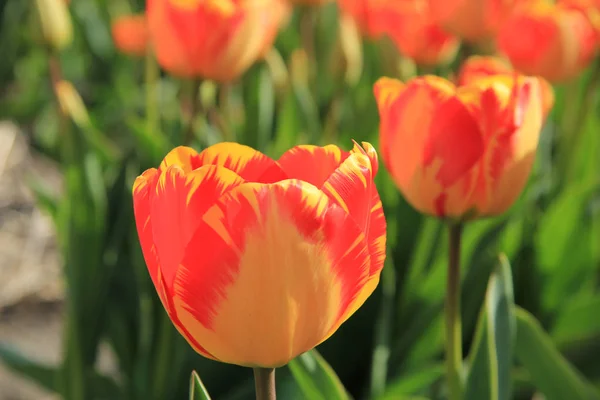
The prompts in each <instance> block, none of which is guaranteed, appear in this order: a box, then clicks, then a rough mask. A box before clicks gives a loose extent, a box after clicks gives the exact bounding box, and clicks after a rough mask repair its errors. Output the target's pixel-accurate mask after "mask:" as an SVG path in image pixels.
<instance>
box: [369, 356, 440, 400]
mask: <svg viewBox="0 0 600 400" xmlns="http://www.w3.org/2000/svg"><path fill="white" fill-rule="evenodd" d="M445 371H446V368H445V366H444V364H433V365H431V366H428V367H426V368H423V369H420V370H418V371H415V372H411V373H408V374H406V375H402V376H401V377H399V378H398V379H397V380H396V381H395V382H394V383H391V384H390V385H389V386H388V388H387V390H386V391H385V393H384V394H383V396H382V397H380V399H379V400H393V399H398V398H405V396H409V395H413V394H417V393H420V392H422V391H423V390H426V389H428V388H429V387H430V386H431V385H433V384H434V383H435V382H437V381H438V380H440V379H441V378H442V377H443V376H444V373H445ZM409 397H410V396H409Z"/></svg>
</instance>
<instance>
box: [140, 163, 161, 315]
mask: <svg viewBox="0 0 600 400" xmlns="http://www.w3.org/2000/svg"><path fill="white" fill-rule="evenodd" d="M157 179H158V171H157V170H156V168H151V169H148V170H146V171H144V173H143V174H142V175H140V176H138V177H137V178H136V180H135V182H134V184H133V213H134V216H135V224H136V228H137V232H138V237H139V239H140V246H141V247H142V254H143V255H144V260H145V261H146V266H147V268H148V273H149V274H150V278H151V279H152V283H154V287H156V288H157V291H158V287H159V285H158V280H159V278H158V273H159V271H158V270H159V264H158V258H157V256H156V249H155V247H154V238H153V237H152V220H151V218H150V199H151V196H152V194H153V192H154V190H155V186H156V181H157ZM158 295H159V297H160V299H161V300H162V302H163V304H164V302H165V300H164V298H163V296H162V293H160V291H159V293H158Z"/></svg>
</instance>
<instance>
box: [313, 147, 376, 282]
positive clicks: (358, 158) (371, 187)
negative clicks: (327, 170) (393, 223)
mask: <svg viewBox="0 0 600 400" xmlns="http://www.w3.org/2000/svg"><path fill="white" fill-rule="evenodd" d="M363 146H365V149H362V148H360V147H359V146H358V144H356V145H355V147H354V149H353V150H352V151H351V152H350V156H349V157H348V158H347V159H346V160H345V161H344V162H343V163H342V165H340V167H339V168H338V169H336V170H335V171H334V172H333V174H331V176H330V177H329V179H328V180H327V182H325V184H324V185H323V188H322V189H321V190H322V191H323V193H325V194H326V195H327V196H328V197H329V199H330V200H331V201H333V202H334V203H336V204H337V205H339V206H340V207H341V208H342V209H344V211H346V212H347V213H348V214H349V215H350V216H351V218H352V219H353V220H354V222H355V223H356V224H357V225H358V227H359V229H361V230H362V231H363V232H364V233H365V236H366V239H367V245H368V247H369V255H370V259H371V265H370V269H369V276H373V275H376V274H379V272H380V271H381V268H383V262H384V261H385V242H386V222H385V216H384V214H383V207H382V204H381V200H380V198H379V194H378V193H377V188H376V186H375V182H374V181H373V178H374V176H375V173H376V170H377V154H376V153H375V149H373V146H371V145H370V144H369V143H363Z"/></svg>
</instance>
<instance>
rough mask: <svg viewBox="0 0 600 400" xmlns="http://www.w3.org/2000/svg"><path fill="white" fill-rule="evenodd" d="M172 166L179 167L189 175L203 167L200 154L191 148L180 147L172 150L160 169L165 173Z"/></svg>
mask: <svg viewBox="0 0 600 400" xmlns="http://www.w3.org/2000/svg"><path fill="white" fill-rule="evenodd" d="M171 165H177V166H179V167H180V168H181V169H182V170H183V172H185V173H188V172H190V171H192V170H195V169H196V168H198V167H200V166H202V162H201V161H200V159H199V157H198V152H197V151H196V150H194V149H192V148H191V147H186V146H179V147H175V148H174V149H173V150H171V151H170V152H169V153H168V154H167V155H166V156H165V158H164V159H163V161H162V162H161V163H160V167H159V169H160V170H161V171H165V170H166V169H167V168H169V167H170V166H171Z"/></svg>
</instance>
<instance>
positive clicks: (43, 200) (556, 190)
mask: <svg viewBox="0 0 600 400" xmlns="http://www.w3.org/2000/svg"><path fill="white" fill-rule="evenodd" d="M59 1H61V5H57V4H58V2H52V1H50V2H48V4H50V5H44V4H42V3H45V2H44V1H40V0H38V1H33V0H27V1H23V0H0V399H2V400H13V399H14V400H21V399H22V400H27V399H51V398H64V399H161V400H162V399H182V398H187V393H188V388H189V376H190V372H191V371H192V370H194V369H195V370H196V371H198V373H199V375H200V376H201V377H202V380H203V381H204V383H205V385H206V386H207V388H208V390H209V392H210V393H211V395H212V396H213V398H215V399H231V400H234V399H251V398H253V395H254V394H253V393H254V392H253V390H254V386H253V381H252V376H251V374H250V373H249V371H248V370H246V369H243V368H240V367H235V366H230V365H224V364H219V363H216V362H212V361H208V360H205V359H203V358H202V357H200V356H198V355H196V354H195V353H194V352H193V351H192V350H191V348H189V346H188V345H187V343H186V342H185V341H184V340H183V339H182V338H181V337H180V336H179V334H178V333H177V332H176V330H175V329H174V328H173V326H172V324H171V323H170V321H169V319H168V317H167V315H166V313H165V312H164V310H163V308H162V305H161V304H160V301H159V300H158V298H157V296H156V293H155V290H154V288H153V286H152V283H151V281H150V279H149V276H148V273H147V271H146V267H145V264H144V261H143V258H142V255H141V251H140V248H139V243H138V239H137V234H136V230H135V223H134V218H133V211H132V199H131V188H132V184H133V180H134V179H135V177H136V176H137V175H138V174H140V173H141V172H142V171H143V170H144V169H146V168H149V167H151V166H156V165H158V163H159V162H160V160H161V159H162V157H163V156H164V155H165V154H166V153H167V152H168V151H169V150H170V149H171V148H172V147H174V146H176V145H179V144H181V143H183V142H187V143H190V144H191V145H192V146H193V147H195V148H196V149H201V148H204V147H206V146H208V145H210V144H213V143H217V142H219V141H223V140H227V141H238V142H240V143H244V144H248V145H250V146H253V147H255V148H257V149H259V150H261V151H263V152H265V153H266V154H268V155H270V156H272V157H278V156H279V155H280V154H282V153H283V151H285V150H286V149H288V148H289V147H291V146H293V145H295V144H301V143H314V144H326V143H337V144H339V145H340V146H341V147H343V148H344V149H346V150H349V149H350V148H351V146H352V142H351V139H354V140H356V141H358V142H360V141H363V140H365V141H369V142H371V143H373V144H374V145H375V146H376V148H378V143H379V140H378V129H379V116H378V111H377V105H376V102H375V98H374V96H373V84H374V83H375V81H376V80H377V79H378V78H379V77H381V76H391V77H396V78H399V79H407V78H410V77H413V76H416V75H422V74H437V75H441V76H445V77H447V78H448V79H451V80H456V78H457V77H458V74H459V70H460V67H461V65H462V64H463V62H465V61H466V60H467V59H468V58H469V57H470V56H472V55H477V54H479V55H494V56H502V57H503V58H502V59H503V60H505V62H506V68H507V69H508V70H511V68H512V67H511V62H512V65H513V66H514V67H515V68H517V69H519V70H521V71H522V72H524V73H526V74H530V75H539V76H541V77H543V78H546V79H547V80H548V81H549V82H550V84H552V85H553V88H554V100H555V101H554V107H553V109H552V111H551V113H550V115H549V117H548V118H547V121H546V123H545V125H544V129H543V132H542V136H541V140H540V144H539V149H538V154H537V160H536V164H535V167H534V171H533V173H532V177H531V179H530V183H529V185H528V188H527V190H526V191H525V193H524V194H523V195H522V196H521V197H520V200H519V201H518V203H517V204H516V205H515V206H514V207H513V208H512V209H511V211H510V212H509V213H507V214H506V215H503V216H500V217H496V218H491V219H485V220H481V221H477V222H474V223H471V224H469V225H468V227H467V229H466V231H465V236H464V241H463V245H464V247H463V255H462V260H463V292H462V301H463V309H462V318H463V330H464V333H463V336H464V337H463V342H464V348H465V356H467V355H468V353H469V349H470V348H471V344H472V343H473V338H474V332H475V328H476V323H477V319H478V316H479V312H480V308H481V305H482V302H483V301H484V298H485V296H486V288H487V285H488V278H489V276H490V272H491V271H492V269H493V267H494V265H495V264H496V262H497V261H496V260H497V257H498V254H499V253H500V252H502V253H505V254H506V256H507V257H508V259H509V260H510V262H511V268H512V274H513V280H514V298H515V303H516V304H517V305H518V306H519V307H521V308H522V309H524V310H527V311H528V312H529V313H531V315H532V316H533V317H534V318H535V320H537V321H538V322H539V324H540V325H539V326H540V327H541V329H540V330H539V332H538V331H536V332H538V333H539V335H540V337H541V339H540V341H539V343H544V346H545V347H543V351H541V350H539V349H538V348H537V347H536V346H528V345H527V343H528V342H526V341H523V340H525V339H523V340H521V341H519V340H520V339H519V338H518V339H517V342H516V345H515V346H516V351H517V352H518V353H519V352H521V353H519V354H517V355H516V356H517V357H516V360H515V362H514V366H513V368H512V372H511V376H512V381H513V398H515V399H532V398H534V396H536V393H538V392H539V391H540V390H542V389H546V393H545V394H546V396H547V398H548V399H552V398H556V399H563V398H564V399H568V400H571V399H576V398H581V397H569V395H570V394H572V393H571V392H569V390H567V391H566V392H560V390H557V391H556V392H555V397H552V395H550V396H548V392H547V388H548V387H551V385H552V382H553V380H554V381H555V382H556V381H560V380H561V379H567V378H565V376H567V377H568V379H571V378H572V379H575V381H574V382H576V383H577V382H584V385H585V386H586V387H587V388H593V389H594V390H600V362H599V361H598V360H600V314H598V310H599V309H600V290H599V277H600V274H599V273H600V220H599V218H600V185H599V182H600V108H599V107H600V104H599V96H598V90H597V89H598V83H599V80H600V77H599V76H600V66H599V64H598V59H597V46H598V40H597V30H596V28H597V26H596V25H595V22H597V21H598V19H597V14H596V13H597V8H596V7H597V5H595V4H593V2H592V1H565V2H561V1H559V2H556V4H555V2H540V1H532V2H529V5H528V6H531V8H527V7H525V8H522V9H521V8H519V7H517V3H528V2H526V1H524V2H517V1H515V2H514V3H513V2H505V3H510V5H509V6H506V7H509V10H508V11H506V13H503V14H497V15H496V14H493V15H492V16H491V17H489V16H488V17H486V18H482V19H481V21H479V20H478V21H479V22H477V24H478V25H477V24H476V25H477V26H476V27H475V28H473V27H470V28H469V27H465V26H462V28H463V29H461V24H463V25H464V24H465V22H464V21H463V22H461V21H462V20H464V19H465V18H467V17H468V18H470V19H471V20H475V19H476V17H474V16H473V15H471V14H469V12H470V11H469V10H468V7H467V6H466V5H464V4H463V3H469V1H467V0H456V1H450V0H449V1H448V2H447V3H448V4H455V3H456V4H458V5H457V6H456V7H459V6H460V7H463V8H460V7H459V8H457V9H458V11H453V12H455V13H458V14H457V15H458V16H456V15H454V19H452V18H451V16H449V15H450V14H451V12H450V11H449V10H448V9H446V8H444V7H446V6H443V5H441V3H440V2H436V1H431V2H428V1H408V0H403V1H399V2H396V3H393V2H392V3H393V4H394V6H389V7H391V8H390V9H385V8H383V11H381V10H380V9H376V8H374V7H375V6H376V5H377V4H379V6H378V7H382V6H381V4H384V3H385V2H383V1H380V2H377V1H371V2H369V1H366V0H364V1H354V2H352V1H342V0H340V1H338V2H335V1H325V2H320V3H322V4H317V3H319V2H312V3H314V4H306V3H305V4H291V5H290V9H289V14H288V13H287V12H286V13H282V15H283V14H285V17H283V16H281V17H273V18H276V19H277V21H276V23H275V33H276V34H277V36H276V39H275V42H274V44H273V46H268V47H267V48H266V51H265V55H264V57H260V58H258V59H257V60H256V62H254V63H253V64H252V65H251V66H250V67H248V69H247V71H245V72H244V73H243V75H242V76H241V77H239V78H236V79H231V80H228V81H227V82H222V83H215V81H212V80H210V79H201V78H203V77H194V79H182V78H179V77H178V76H176V75H173V74H171V73H170V72H169V71H165V70H161V69H160V68H159V66H158V65H157V63H156V61H155V59H154V57H153V55H152V52H151V51H147V50H146V46H147V44H146V41H147V40H146V38H145V33H143V32H142V33H141V34H140V31H139V28H135V26H134V27H131V26H125V27H124V28H123V27H122V28H121V29H122V30H120V31H119V30H116V29H118V28H115V21H116V20H117V19H118V18H119V17H122V16H127V15H130V14H136V13H142V12H143V11H144V7H145V4H144V2H143V1H142V0H129V1H126V0H72V1H70V2H68V1H62V0H59ZM157 1H158V0H157ZM53 3H54V4H53ZM67 3H68V4H67ZM392 3H389V4H392ZM437 3H440V4H437ZM471 3H480V4H486V7H487V4H488V3H493V2H492V1H489V2H488V1H485V0H481V1H472V2H471ZM541 3H544V6H540V4H541ZM399 4H402V5H403V6H402V7H404V8H402V7H399V6H398V5H399ZM461 4H462V5H461ZM531 4H534V6H532V5H531ZM521 6H522V4H521ZM44 7H50V8H49V9H48V8H46V9H45V10H46V11H43V10H44ZM52 7H64V8H65V9H66V11H67V13H68V14H66V16H67V20H68V22H65V21H62V20H61V18H62V17H60V16H59V17H56V14H57V13H56V12H55V10H56V8H52ZM292 7H293V8H292ZM369 7H372V9H371V8H369ZM394 7H395V8H394ZM436 7H437V8H436ZM448 7H449V6H448ZM401 8H402V9H401ZM391 9H395V11H394V12H395V13H394V12H392V11H390V10H391ZM40 10H42V12H40ZM48 10H51V11H48ZM341 10H342V11H341ZM432 10H439V11H440V12H439V13H438V12H437V11H436V12H432ZM540 10H542V11H543V12H542V11H540ZM58 14H60V13H58ZM438 14H443V15H441V16H440V17H439V20H438V19H437V17H436V19H433V17H434V15H438ZM505 14H506V15H505ZM40 16H42V20H43V19H44V18H47V19H48V18H50V19H52V18H58V20H59V21H62V22H59V23H58V28H56V27H55V28H54V29H58V31H56V32H58V33H56V32H55V33H54V34H49V33H48V32H49V31H48V29H49V28H48V22H47V21H46V22H45V23H44V21H42V20H41V18H40ZM461 16H462V17H465V18H462V19H461ZM361 18H362V19H361ZM395 18H396V19H395ZM536 18H537V19H536ZM51 24H52V23H51ZM61 24H69V25H70V27H69V28H68V29H67V28H64V25H61ZM584 25H585V26H584ZM477 27H479V28H481V27H485V28H486V29H483V28H482V29H483V30H484V31H485V32H479V31H478V30H477V29H476V28H477ZM471 28H472V29H471ZM61 29H67V30H69V29H70V30H71V32H67V33H65V32H64V31H61ZM136 29H138V30H136ZM380 31H382V32H380ZM144 32H145V31H144ZM61 35H62V36H61ZM136 35H137V36H136ZM140 35H141V39H140ZM61 38H62V39H61ZM65 38H66V39H65ZM461 39H462V41H461ZM61 41H62V42H61ZM140 41H141V44H140ZM59 42H60V43H59ZM528 55H529V56H530V57H531V59H527V56H528ZM377 183H378V188H379V192H380V194H381V197H382V201H383V203H384V209H385V214H386V217H387V221H388V259H387V261H386V267H385V269H384V271H383V274H382V282H381V284H380V286H379V287H378V289H377V291H376V292H375V293H374V295H373V296H371V298H370V299H369V300H368V301H367V303H366V304H365V305H364V306H363V307H362V308H361V309H360V310H359V311H358V312H357V313H356V314H355V315H354V316H353V317H352V318H351V319H350V320H348V321H347V322H346V323H345V324H344V325H343V326H342V327H341V329H340V330H339V331H338V332H337V333H336V334H335V335H334V336H333V337H332V338H330V339H329V340H328V341H326V342H325V343H324V344H322V345H321V346H319V348H318V351H319V352H320V354H321V355H322V356H323V358H324V359H325V360H326V361H327V362H328V363H329V364H330V365H331V367H332V368H333V369H334V370H335V372H336V373H337V375H338V376H339V378H340V379H341V381H342V382H343V384H344V385H345V387H346V389H347V390H348V392H349V393H350V394H351V395H352V396H353V397H354V398H356V399H376V398H388V399H423V398H430V399H437V398H444V396H445V393H444V390H443V385H442V383H441V382H442V379H443V372H444V368H443V364H442V362H443V329H442V322H443V317H442V305H443V296H444V285H445V279H446V257H447V244H446V242H447V237H446V232H445V230H444V229H443V227H444V226H443V223H442V222H440V221H438V220H436V219H433V218H430V217H426V216H422V215H420V214H419V213H417V212H416V211H414V210H413V209H412V208H411V207H410V206H409V205H408V204H407V203H406V202H405V200H404V199H403V197H402V196H401V194H400V193H399V192H398V189H397V188H396V187H395V186H394V184H393V183H392V181H391V179H390V177H389V176H388V174H387V172H386V171H385V168H383V167H382V168H380V172H379V174H378V176H377ZM536 324H537V322H536ZM536 340H537V339H536ZM536 343H538V342H536ZM519 346H520V347H519ZM528 349H529V350H530V351H532V352H535V351H540V353H539V354H538V353H534V354H533V355H532V354H526V355H525V356H523V357H522V358H520V355H522V354H525V353H523V352H526V351H527V350H528ZM548 355H550V356H549V357H550V359H551V361H552V362H549V361H548V359H547V358H546V357H548ZM527 356H530V357H529V358H527ZM532 358H533V359H535V360H538V361H539V362H538V364H539V365H538V366H539V368H538V370H536V369H535V368H536V367H535V365H533V366H532V363H531V361H530V360H531V359H532ZM528 360H529V361H528ZM553 363H554V364H556V365H558V366H559V368H558V370H552V369H551V368H550V369H546V370H544V367H547V366H548V365H550V364H552V365H554V364H553ZM532 368H533V369H532ZM565 368H566V369H565ZM556 371H558V372H556ZM565 371H567V372H568V373H567V372H565ZM573 376H574V378H573ZM544 385H545V386H544ZM548 385H550V386H548ZM542 391H543V390H542ZM557 393H558V394H559V395H560V396H563V397H560V396H559V397H556V394H557ZM560 393H562V394H560ZM565 393H566V394H565ZM278 394H279V396H280V397H281V398H282V399H302V398H306V396H305V395H304V394H303V392H302V390H301V388H300V387H299V386H298V384H297V383H296V382H295V381H294V379H292V375H291V373H290V371H289V370H288V369H287V368H282V369H281V370H279V371H278ZM537 396H540V395H539V393H538V394H537ZM573 396H574V394H573ZM537 398H543V397H537ZM590 398H592V397H590Z"/></svg>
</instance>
